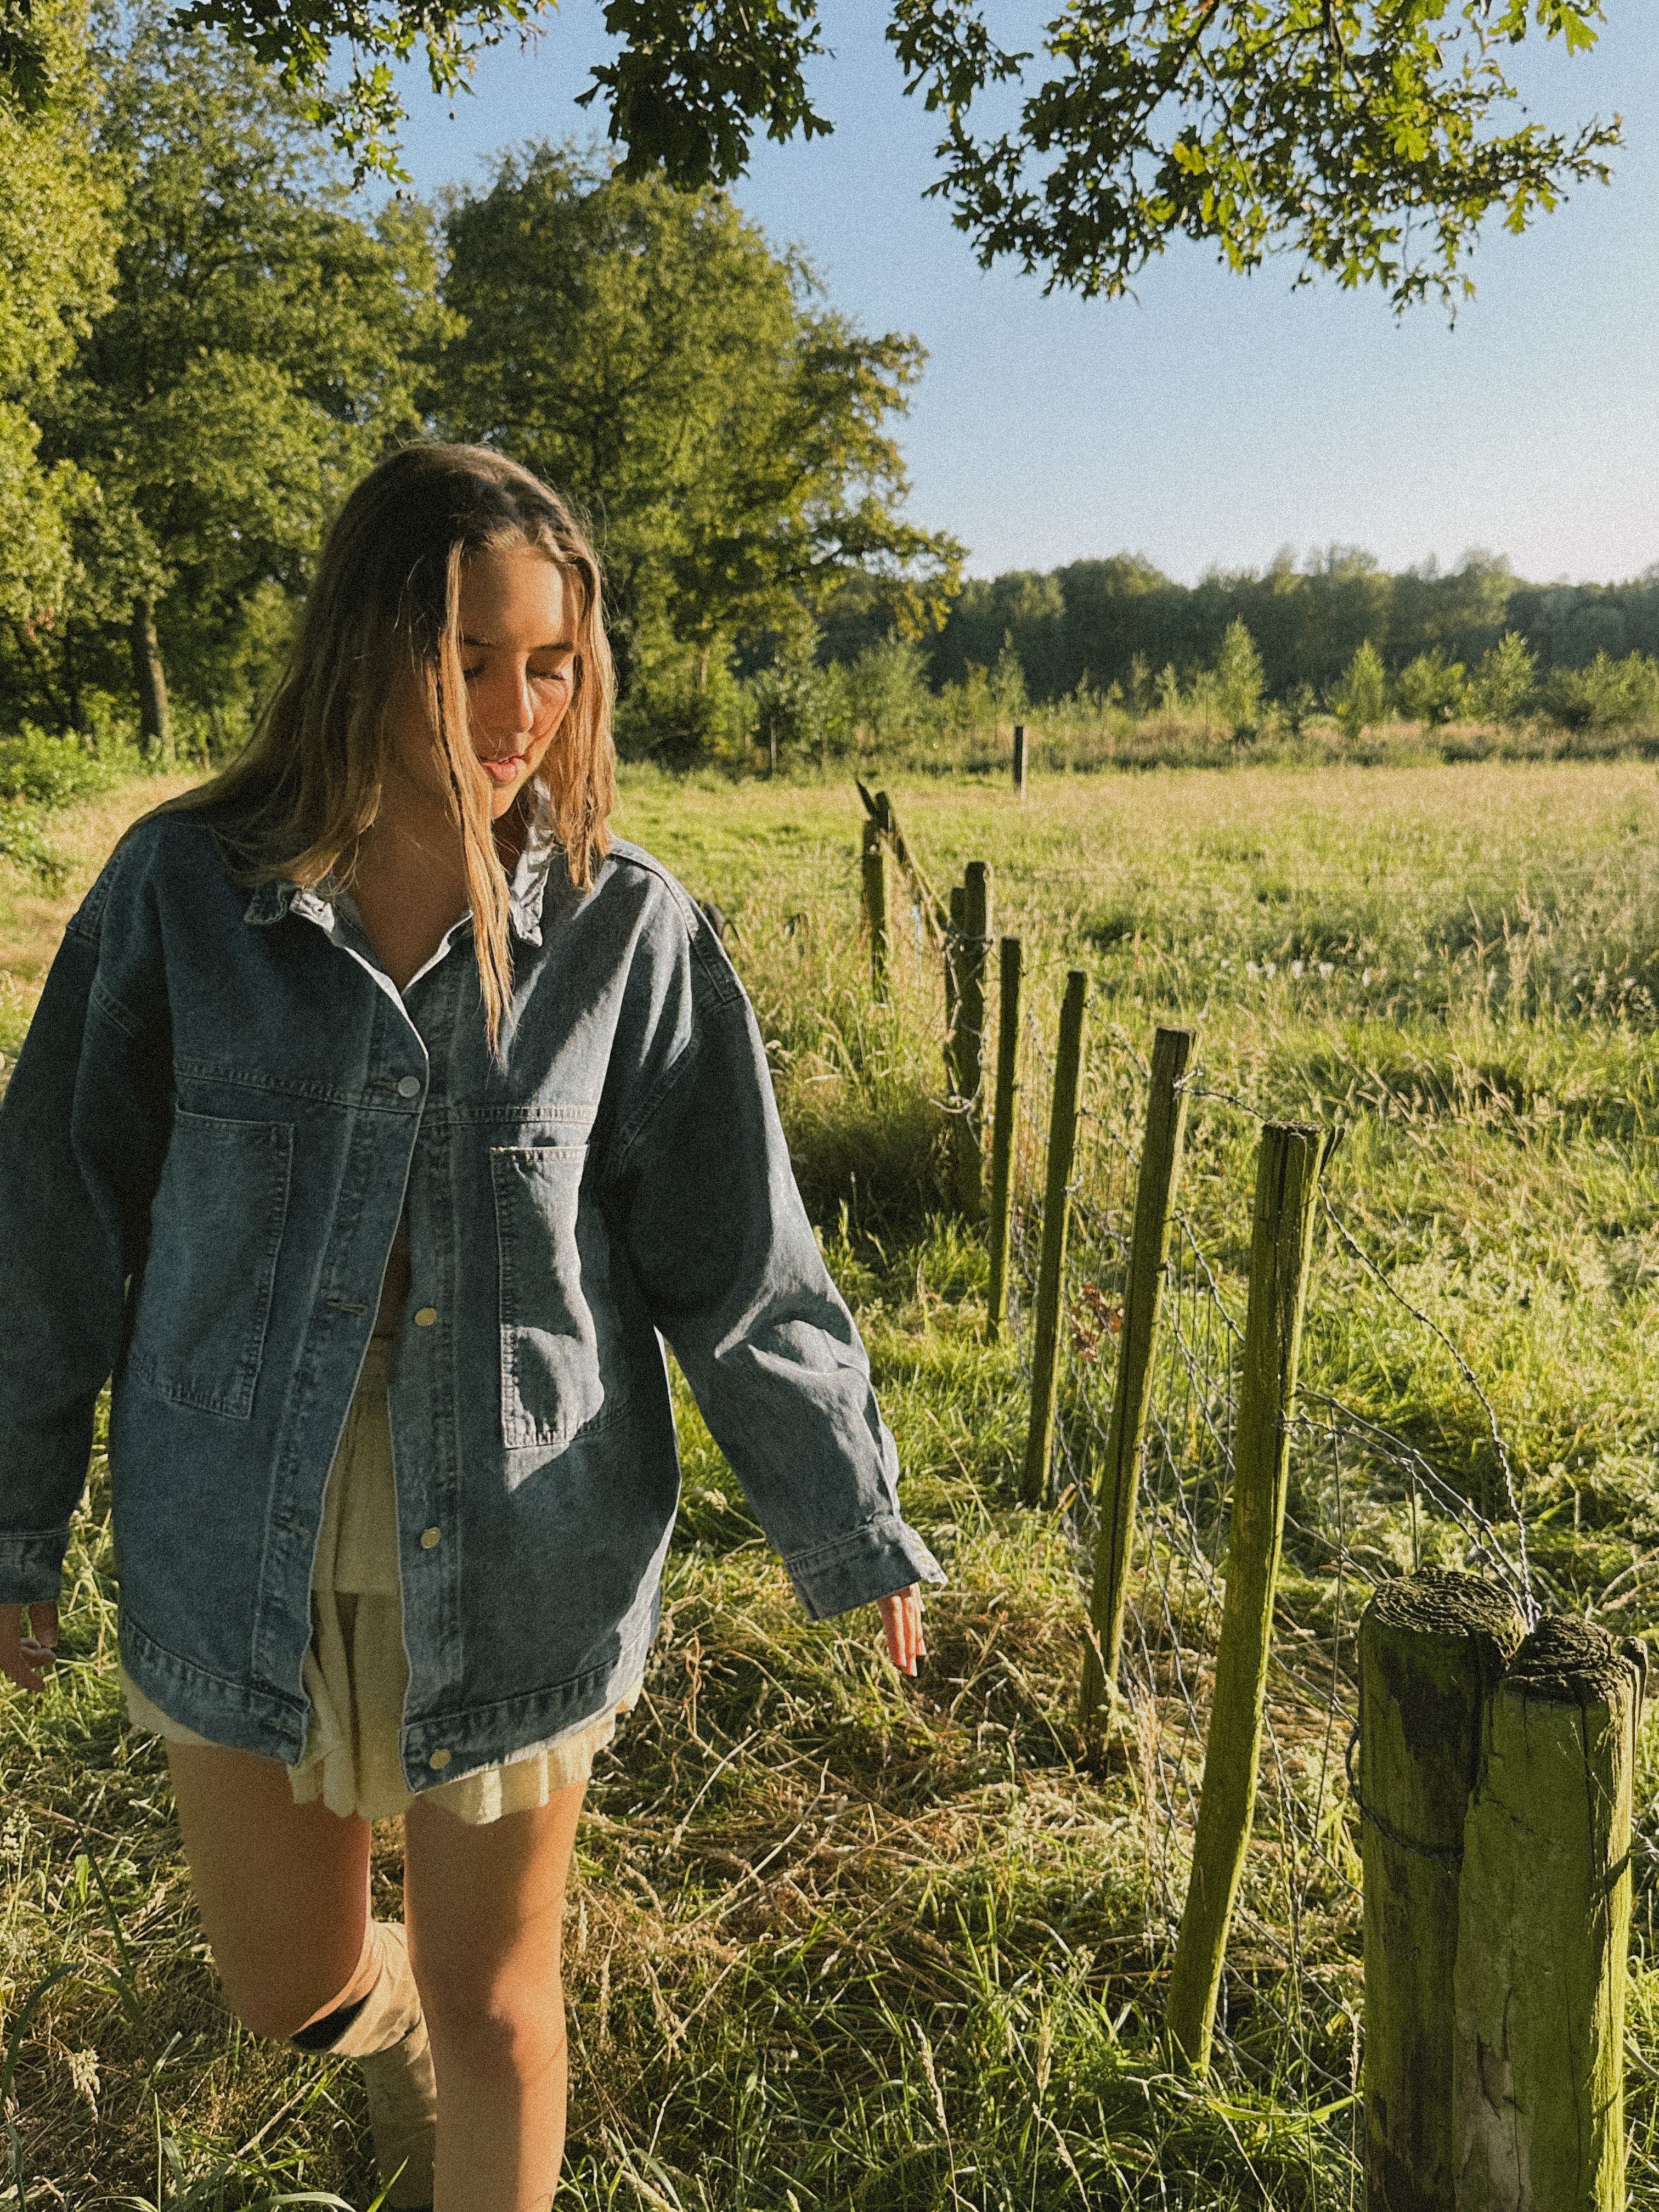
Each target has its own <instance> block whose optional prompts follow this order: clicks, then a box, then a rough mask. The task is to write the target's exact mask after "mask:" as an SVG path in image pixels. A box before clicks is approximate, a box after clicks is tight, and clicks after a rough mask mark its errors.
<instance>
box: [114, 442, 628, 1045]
mask: <svg viewBox="0 0 1659 2212" xmlns="http://www.w3.org/2000/svg"><path fill="white" fill-rule="evenodd" d="M515 545H527V546H531V547H532V548H534V549H535V550H537V551H538V552H540V553H542V554H544V555H545V556H546V557H547V559H548V560H549V561H550V562H553V563H554V565H555V566H556V568H558V569H559V571H560V573H561V574H562V576H563V578H564V579H565V580H566V584H567V586H568V587H569V586H574V590H573V592H572V597H573V598H574V602H575V607H576V624H575V644H576V653H575V663H574V671H573V672H574V684H573V689H572V693H571V698H570V703H569V705H568V707H567V708H566V709H565V712H564V716H563V719H562V721H561V722H560V724H559V727H558V731H557V733H556V736H555V738H554V741H553V743H552V744H551V745H550V746H549V748H548V750H547V751H546V753H545V754H544V757H543V759H542V763H541V765H540V767H539V769H538V771H537V775H536V778H535V781H536V782H537V784H538V786H539V787H541V789H542V791H543V793H544V795H545V798H546V800H547V804H548V808H549V811H550V815H551V817H552V823H553V829H554V834H555V835H556V837H557V839H558V841H559V842H560V844H561V845H562V847H563V848H564V854H565V860H566V865H567V866H568V869H569V872H570V880H571V882H572V883H573V884H575V885H576V886H577V888H578V889H580V890H586V888H587V886H588V884H590V883H591V882H592V873H593V867H594V865H595V862H596V861H597V860H601V859H603V857H604V855H605V854H606V853H607V852H608V851H609V850H610V843H611V840H610V831H609V827H608V823H609V818H610V814H611V807H612V805H613V804H614V803H615V799H616V755H615V752H614V750H613V749H612V746H611V691H612V678H611V649H610V647H609V645H608V644H607V642H606V641H605V623H604V617H603V609H602V604H601V584H600V574H599V562H598V560H597V559H596V558H595V556H594V554H593V550H592V546H591V545H590V544H588V541H587V539H586V537H585V535H584V534H583V532H582V531H581V530H580V527H579V526H578V525H577V523H576V521H575V520H574V517H573V516H572V514H571V513H570V511H569V509H568V507H566V505H565V503H564V501H562V499H561V498H560V497H559V496H558V495H557V493H556V492H554V491H551V490H550V489H548V487H547V486H546V485H545V484H544V483H541V482H540V480H539V479H538V477H533V476H532V474H531V473H530V471H529V470H528V469H524V468H520V466H519V465H518V463H517V462H516V461H510V460H508V459H507V458H506V456H505V455H504V454H501V453H492V452H491V451H490V450H489V447H484V446H440V445H424V446H405V447H404V448H403V449H402V451H401V452H399V453H392V454H391V455H390V456H389V457H388V458H387V459H386V460H384V461H382V462H380V465H378V467H376V468H374V469H372V470H371V471H369V473H368V476H366V477H364V478H363V480H362V483H360V484H359V485H358V486H357V487H356V490H355V491H354V492H353V493H352V494H351V496H350V497H349V499H348V500H347V501H346V503H345V505H344V507H343V508H342V509H341V511H340V513H339V516H338V519H337V520H336V522H335V525H334V527H333V528H332V530H331V531H330V532H329V535H328V540H327V543H326V544H325V545H324V547H323V551H322V557H321V559H320V561H319V564H318V569H317V578H316V581H315V582H314V584H313V586H312V588H311V592H310V595H309V597H308V598H307V601H306V606H305V612H304V615H303V616H302V617H301V623H300V629H299V635H298V636H297V637H296V638H295V642H294V646H293V649H292V651H291V652H290V653H289V661H288V666H287V668H286V670H285V671H284V673H283V679H282V682H281V684H279V685H278V687H277V690H276V695H275V696H274V697H273V698H272V700H271V702H270V705H269V706H268V707H267V708H265V710H264V713H263V714H261V715H260V717H259V720H258V724H257V726H256V727H255V729H254V732H253V736H252V738H251V739H250V741H249V743H248V745H247V747H246V750H245V751H243V752H242V753H241V754H240V755H239V757H237V758H236V759H235V760H234V762H233V763H231V765H230V766H229V767H228V768H227V769H225V770H224V771H223V772H222V774H221V775H216V776H215V777H214V778H213V779H212V781H210V782H208V783H206V784H204V785H202V786H200V787H198V788H197V789H196V790H194V791H191V792H188V793H185V795H184V797H183V798H181V799H173V800H171V801H169V802H168V804H167V806H166V807H164V808H161V809H160V810H158V811H161V812H167V813H172V812H179V811H191V812H194V811H198V810H210V811H211V814H212V817H213V818H212V821H211V824H210V826H211V827H212V829H213V830H214V833H215V835H216V837H217V838H218V840H219V842H220V845H221V847H222V850H223V851H224V853H225V855H226V858H227V860H228V863H229V865H230V866H231V869H232V872H233V873H234V875H235V876H236V877H237V878H239V879H240V880H241V881H243V882H246V883H250V884H252V883H268V882H271V881H274V880H277V879H283V880H287V881H289V882H294V883H298V884H305V885H307V886H311V885H313V884H318V883H319V882H320V881H321V880H322V879H323V878H325V877H327V876H329V875H331V874H333V873H337V872H341V873H343V875H344V877H345V878H346V880H347V881H349V877H350V872H351V866H352V862H353V860H355V857H356V847H357V841H358V840H359V839H360V838H361V837H362V835H363V833H364V831H365V830H366V829H368V827H369V826H370V824H371V823H373V822H374V818H375V816H376V814H377V813H378V811H379V810H380V791H381V783H382V779H383V777H384V775H385V772H386V757H387V753H388V750H389V747H390V744H391V739H390V737H389V734H388V722H387V709H388V707H389V705H390V702H391V701H392V696H393V694H394V690H395V689H396V687H397V686H398V683H399V682H400V680H402V679H404V678H410V677H412V678H414V680H415V683H416V687H417V690H418V693H419V696H421V697H422V700H423V702H424V704H425V708H426V714H427V719H428V725H429V726H430V727H431V730H432V732H433V744H434V749H435V752H436V754H437V757H438V759H439V761H440V763H441V764H442V766H443V768H444V770H445V772H446V775H447V782H448V786H449V799H450V810H451V812H452V814H453V817H454V819H455V822H456V823H457V825H458V827H459V829H460V832H461V838H462V844H463V849H464V854H465V868H466V883H467V894H468V896H469V898H470V900H471V907H472V917H473V949H474V951H475V954H476V957H477V963H478V984H479V989H480V991H481V993H482V994H483V1010H484V1024H485V1028H486V1030H487V1032H488V1036H489V1047H490V1050H491V1052H492V1053H495V1054H497V1055H499V1054H500V1051H501V1025H502V1023H503V1021H504V1019H505V1018H506V1015H507V1008H508V1006H509V1005H510V1004H511V1002H512V993H513V954H512V946H511V943H510V940H509V938H508V933H507V920H508V915H507V878H506V875H505V872H504V871H503V869H502V866H501V860H500V857H499V855H498V854H497V852H496V849H495V838H494V836H493V834H492V825H491V819H490V813H489V789H488V787H487V786H486V785H485V782H484V780H483V777H482V776H480V775H479V774H478V772H477V757H476V755H475V753H474V750H473V746H472V740H471V730H470V728H469V726H468V720H467V706H466V687H465V681H464V679H463V677H462V672H461V652H460V623H459V596H460V582H461V573H462V570H463V568H464V567H465V563H466V562H468V561H469V560H471V559H473V558H474V557H476V556H477V555H478V554H481V553H489V552H497V551H500V550H504V549H505V548H507V547H509V546H515ZM342 861H343V862H344V866H343V869H342V867H341V863H342Z"/></svg>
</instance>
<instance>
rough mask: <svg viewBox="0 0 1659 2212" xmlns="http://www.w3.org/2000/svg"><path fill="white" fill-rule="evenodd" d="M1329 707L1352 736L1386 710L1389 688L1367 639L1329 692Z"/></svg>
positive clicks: (1380, 664) (1378, 718)
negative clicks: (1340, 679)
mask: <svg viewBox="0 0 1659 2212" xmlns="http://www.w3.org/2000/svg"><path fill="white" fill-rule="evenodd" d="M1331 706H1332V708H1333V709H1334V713H1335V715H1336V719H1337V720H1338V721H1339V722H1340V724H1341V725H1342V727H1343V729H1344V731H1345V732H1346V734H1347V735H1348V736H1349V737H1351V738H1357V737H1358V735H1359V734H1360V732H1362V731H1363V730H1368V729H1370V726H1371V725H1372V724H1373V723H1375V722H1380V721H1381V720H1382V719H1383V715H1384V714H1386V713H1387V712H1388V707H1389V687H1388V680H1387V678H1386V677H1385V676H1384V674H1383V659H1382V655H1381V654H1380V653H1378V652H1377V650H1376V647H1375V646H1374V645H1373V644H1372V643H1371V641H1370V638H1367V639H1366V640H1365V641H1364V644H1363V645H1362V646H1361V647H1359V650H1358V652H1357V653H1355V654H1354V657H1353V659H1352V660H1351V661H1350V662H1349V663H1348V665H1347V668H1346V671H1344V674H1343V678H1342V681H1341V682H1340V684H1338V685H1337V687H1336V689H1335V690H1334V692H1333V693H1332V694H1331Z"/></svg>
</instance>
